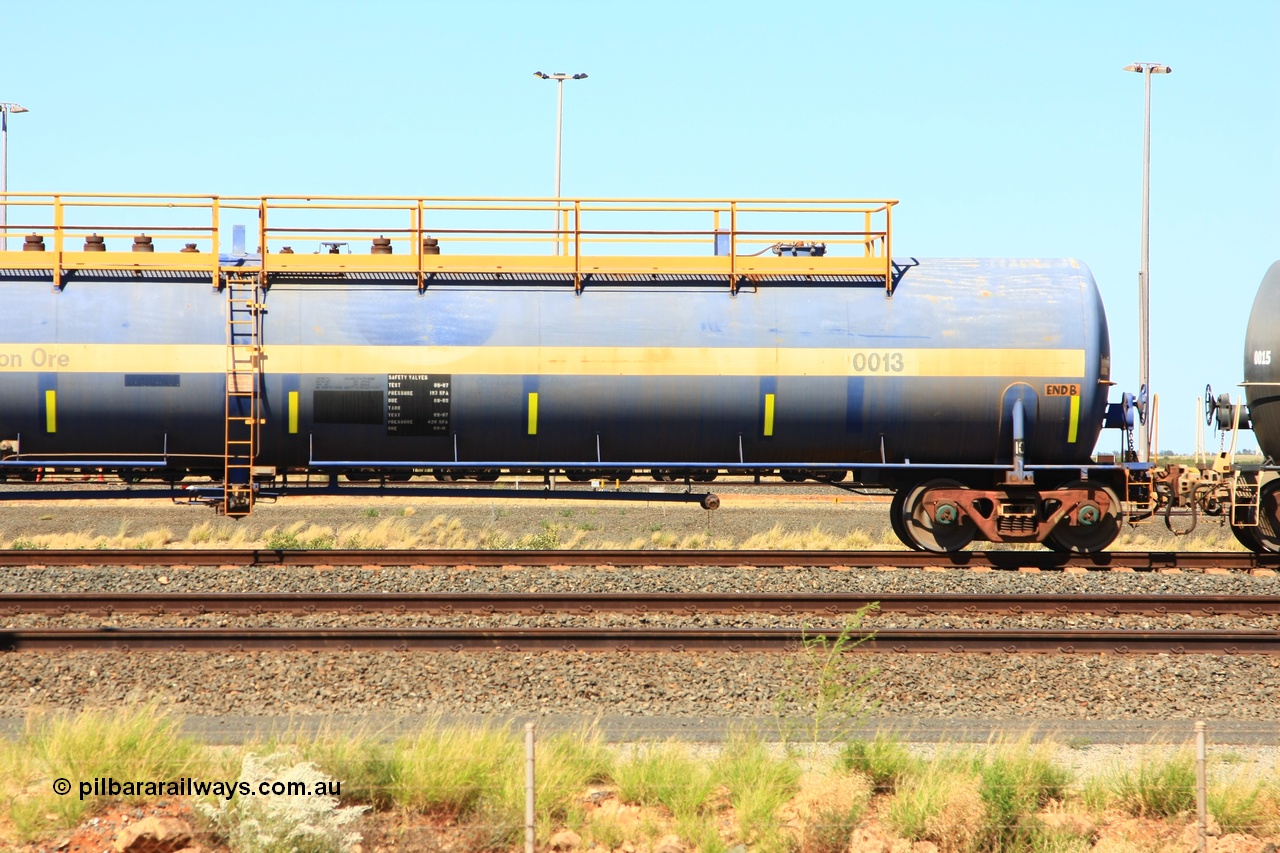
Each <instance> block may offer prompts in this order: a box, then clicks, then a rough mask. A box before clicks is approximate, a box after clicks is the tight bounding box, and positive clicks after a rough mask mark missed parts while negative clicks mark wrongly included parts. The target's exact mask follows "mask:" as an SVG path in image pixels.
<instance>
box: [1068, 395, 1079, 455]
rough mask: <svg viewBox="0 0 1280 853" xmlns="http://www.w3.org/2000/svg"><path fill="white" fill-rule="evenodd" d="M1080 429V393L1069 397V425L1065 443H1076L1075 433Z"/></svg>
mask: <svg viewBox="0 0 1280 853" xmlns="http://www.w3.org/2000/svg"><path fill="white" fill-rule="evenodd" d="M1079 431H1080V395H1079V394H1075V395H1073V396H1072V397H1071V425H1070V426H1068V427H1067V443H1068V444H1075V443H1076V433H1078V432H1079Z"/></svg>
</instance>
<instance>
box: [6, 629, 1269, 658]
mask: <svg viewBox="0 0 1280 853" xmlns="http://www.w3.org/2000/svg"><path fill="white" fill-rule="evenodd" d="M814 636H815V635H814V634H813V633H812V632H810V633H808V634H806V633H804V632H802V631H800V630H798V629H790V628H749V629H748V628H736V629H691V628H681V629H665V628H658V629H654V628H645V629H640V630H634V629H565V628H550V629H532V628H485V629H469V628H409V629H376V628H350V629H323V630H306V629H299V630H282V629H271V628H257V629H242V628H215V629H200V628H159V629H111V628H100V629H89V630H60V629H32V630H18V631H0V650H3V651H22V652H34V651H45V652H50V651H52V652H70V651H79V650H96V651H112V652H132V651H232V652H252V651H311V650H334V651H356V650H369V651H393V652H413V651H435V652H443V651H450V652H474V651H500V652H508V653H527V652H556V651H559V652H587V651H592V652H599V651H614V652H677V653H678V652H698V651H716V652H735V653H740V652H782V651H795V650H797V649H799V648H801V646H802V644H803V643H804V641H805V640H806V639H812V638H813V637H814ZM847 648H848V650H849V651H856V652H895V653H933V654H939V653H941V654H974V653H979V654H1005V655H1010V654H1059V655H1061V654H1111V655H1126V654H1165V655H1183V654H1217V655H1239V654H1280V632H1277V631H1236V630H1218V631H1169V630H1160V631H1120V630H1103V631H1095V630H1010V629H998V630H971V629H947V630H900V629H892V630H884V631H877V632H875V633H874V634H872V635H870V637H869V638H868V639H867V640H866V641H865V642H863V643H861V644H856V645H855V644H850V645H849V646H848V647H847Z"/></svg>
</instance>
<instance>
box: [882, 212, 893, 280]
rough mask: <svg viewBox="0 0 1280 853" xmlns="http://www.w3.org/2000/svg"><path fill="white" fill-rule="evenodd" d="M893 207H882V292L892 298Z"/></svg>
mask: <svg viewBox="0 0 1280 853" xmlns="http://www.w3.org/2000/svg"><path fill="white" fill-rule="evenodd" d="M892 234H893V205H892V204H886V205H885V206H884V290H885V293H886V295H888V296H893V242H892V240H893V237H892Z"/></svg>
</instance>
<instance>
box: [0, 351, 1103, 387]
mask: <svg viewBox="0 0 1280 853" xmlns="http://www.w3.org/2000/svg"><path fill="white" fill-rule="evenodd" d="M30 349H31V350H32V351H36V350H38V351H39V353H40V355H39V360H40V363H41V364H42V365H43V366H41V367H35V366H34V363H33V361H32V357H31V353H24V352H11V353H10V354H8V356H7V357H6V358H0V373H16V372H25V371H31V370H33V369H39V370H43V371H51V372H54V371H56V372H59V373H133V372H152V371H155V370H164V371H166V372H172V373H224V372H225V371H226V347H225V346H222V345H217V344H60V345H57V346H52V345H50V346H44V347H31V348H30ZM263 356H264V358H265V362H264V364H263V369H264V371H265V372H266V373H268V374H271V373H274V374H286V373H313V374H315V373H319V374H341V373H362V374H370V373H372V374H378V373H457V374H464V375H465V374H477V375H496V376H529V375H539V376H838V377H845V376H912V377H915V376H924V377H986V376H992V377H1003V376H1018V377H1028V378H1034V377H1046V378H1054V379H1062V378H1072V379H1074V378H1077V377H1079V378H1083V376H1084V350H1082V349H837V348H798V347H797V348H786V349H784V348H777V347H774V348H764V347H761V348H755V347H502V346H494V347H485V346H477V347H456V346H450V347H435V346H387V347H383V346H311V345H299V346H266V347H264V348H263ZM51 359H53V360H51Z"/></svg>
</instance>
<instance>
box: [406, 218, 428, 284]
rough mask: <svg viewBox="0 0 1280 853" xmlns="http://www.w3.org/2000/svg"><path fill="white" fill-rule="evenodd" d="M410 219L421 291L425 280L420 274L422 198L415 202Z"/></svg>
mask: <svg viewBox="0 0 1280 853" xmlns="http://www.w3.org/2000/svg"><path fill="white" fill-rule="evenodd" d="M410 218H411V219H412V228H411V229H410V230H411V231H412V235H413V236H412V237H411V238H410V239H412V240H413V253H414V255H415V256H416V257H417V258H418V292H419V293H421V292H422V291H423V290H425V289H426V282H425V280H424V278H423V275H422V199H418V201H417V204H415V205H414V207H413V215H412V217H410Z"/></svg>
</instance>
